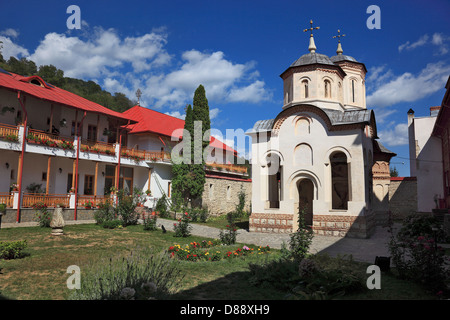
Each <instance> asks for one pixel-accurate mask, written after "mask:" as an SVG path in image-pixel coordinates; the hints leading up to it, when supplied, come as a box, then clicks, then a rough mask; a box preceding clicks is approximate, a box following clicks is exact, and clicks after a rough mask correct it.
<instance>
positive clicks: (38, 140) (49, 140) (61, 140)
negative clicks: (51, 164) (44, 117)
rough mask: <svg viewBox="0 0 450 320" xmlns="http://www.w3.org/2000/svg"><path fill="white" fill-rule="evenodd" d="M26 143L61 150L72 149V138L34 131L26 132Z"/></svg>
mask: <svg viewBox="0 0 450 320" xmlns="http://www.w3.org/2000/svg"><path fill="white" fill-rule="evenodd" d="M27 142H28V143H33V144H40V145H43V146H46V147H53V148H61V149H64V150H66V149H68V150H73V149H74V146H73V138H72V137H62V136H59V135H55V134H49V133H47V132H44V131H40V130H35V129H29V130H28V135H27Z"/></svg>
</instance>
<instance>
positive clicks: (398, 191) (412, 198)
mask: <svg viewBox="0 0 450 320" xmlns="http://www.w3.org/2000/svg"><path fill="white" fill-rule="evenodd" d="M389 210H390V211H391V213H392V216H393V218H394V219H403V218H405V217H406V216H407V215H409V214H411V213H415V212H417V179H416V178H415V177H392V178H391V184H390V185H389Z"/></svg>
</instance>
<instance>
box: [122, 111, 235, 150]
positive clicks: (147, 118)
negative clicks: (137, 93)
mask: <svg viewBox="0 0 450 320" xmlns="http://www.w3.org/2000/svg"><path fill="white" fill-rule="evenodd" d="M123 114H124V115H126V116H127V117H129V118H130V119H132V120H135V121H137V123H136V124H132V125H129V126H128V128H130V129H131V131H130V132H129V133H130V134H133V133H144V132H150V133H156V134H160V135H164V136H167V137H176V138H181V134H180V135H178V133H177V134H174V131H175V130H177V129H183V128H184V120H182V119H179V118H175V117H172V116H169V115H167V114H164V113H161V112H158V111H155V110H151V109H148V108H144V107H141V106H134V107H133V108H131V109H128V110H126V111H125V112H124V113H123ZM210 145H211V146H212V147H214V148H218V149H222V150H227V151H230V152H233V153H235V154H237V151H236V150H234V149H233V148H231V147H229V146H227V145H226V144H224V143H223V142H222V141H220V140H218V139H216V138H214V137H212V136H211V139H210Z"/></svg>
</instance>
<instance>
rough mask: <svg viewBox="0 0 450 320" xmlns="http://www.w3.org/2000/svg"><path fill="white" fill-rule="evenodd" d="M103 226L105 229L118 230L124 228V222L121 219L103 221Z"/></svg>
mask: <svg viewBox="0 0 450 320" xmlns="http://www.w3.org/2000/svg"><path fill="white" fill-rule="evenodd" d="M101 226H102V227H103V228H105V229H116V228H121V227H122V226H123V222H122V221H121V220H119V219H115V220H107V221H103V223H102V224H101Z"/></svg>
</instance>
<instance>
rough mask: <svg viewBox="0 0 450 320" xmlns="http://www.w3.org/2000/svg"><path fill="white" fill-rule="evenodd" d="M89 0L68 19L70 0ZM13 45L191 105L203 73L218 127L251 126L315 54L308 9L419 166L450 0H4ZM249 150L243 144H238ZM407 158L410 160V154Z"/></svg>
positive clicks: (395, 141)
mask: <svg viewBox="0 0 450 320" xmlns="http://www.w3.org/2000/svg"><path fill="white" fill-rule="evenodd" d="M72 4H75V5H78V6H79V7H80V9H81V20H82V25H81V29H80V30H69V29H68V28H67V25H66V21H67V19H68V18H69V16H70V14H68V13H66V9H67V7H68V6H69V5H72ZM370 5H377V6H378V7H379V8H380V10H381V29H369V28H367V25H366V21H367V19H368V18H369V17H370V16H371V14H368V13H367V12H366V11H367V8H368V7H369V6H370ZM1 7H2V9H1V10H0V21H1V22H0V41H3V49H2V53H3V55H4V57H5V58H8V56H9V55H13V56H16V57H19V58H20V57H28V58H30V59H32V60H34V61H35V62H36V63H37V64H38V65H41V64H53V65H55V66H56V67H58V68H60V69H62V70H64V72H65V75H66V76H71V77H77V78H81V79H85V80H94V81H96V82H98V83H99V84H100V85H101V86H102V87H103V88H104V89H106V90H108V91H111V92H123V93H125V94H127V96H128V97H129V98H130V99H135V95H134V93H135V92H136V90H137V89H138V88H139V89H140V90H141V91H142V92H143V95H142V97H141V105H143V106H146V107H149V108H152V109H155V110H158V111H160V112H164V113H168V114H171V115H174V116H181V117H182V116H183V114H184V107H185V105H186V104H187V103H192V97H193V93H194V91H195V88H196V87H197V86H198V85H199V84H203V85H204V86H205V88H206V94H207V97H208V100H209V106H210V110H211V118H212V125H213V127H215V128H217V129H218V130H220V131H221V132H222V133H223V134H224V135H225V130H226V129H242V130H244V131H246V130H248V129H250V128H251V127H252V126H253V124H254V123H255V122H256V121H257V120H261V119H271V118H274V117H276V115H277V114H278V113H279V112H280V111H281V106H282V100H283V94H282V90H283V83H282V80H281V78H280V77H279V75H280V74H281V73H282V72H283V71H284V70H285V69H286V68H288V67H289V65H290V64H291V63H292V62H293V61H295V60H296V59H297V58H299V57H300V56H301V55H303V54H305V53H308V50H307V48H308V34H306V33H304V32H302V30H303V29H304V28H308V27H309V20H310V19H313V20H314V24H315V25H318V26H320V30H317V31H316V32H315V36H314V38H315V43H316V46H317V52H319V53H322V54H326V55H328V56H333V55H335V52H336V47H337V41H336V39H332V36H333V35H335V34H336V33H337V29H340V30H341V31H342V33H345V34H346V36H345V37H344V38H343V39H342V46H343V49H344V54H348V55H350V56H353V57H354V58H356V59H357V60H358V61H360V62H363V63H364V64H365V65H366V68H367V70H368V74H367V75H366V93H367V107H368V108H369V109H374V110H375V115H376V119H377V122H378V124H377V125H378V133H379V136H380V140H381V142H382V143H383V144H384V145H385V146H387V147H388V148H389V149H391V150H392V151H394V152H396V153H397V154H398V157H395V158H393V160H392V166H396V168H397V169H398V170H399V171H400V175H402V176H408V175H409V161H408V160H407V159H408V154H409V153H408V145H407V131H406V119H407V118H406V112H407V110H408V109H409V108H412V109H414V111H415V112H416V116H427V115H429V107H430V106H436V105H440V104H441V102H442V98H443V95H444V92H445V89H444V86H445V83H446V80H447V78H448V76H449V74H450V28H449V27H450V18H449V12H450V3H449V2H448V1H445V0H430V1H418V0H410V1H379V0H375V1H370V2H369V1H364V0H363V1H347V0H341V1H320V2H319V1H315V2H314V1H298V0H297V1H267V0H259V1H250V0H248V1H242V0H241V1H235V0H227V1H214V0H208V1H203V0H202V1H197V0H192V1H183V0H168V1H153V0H151V1H134V0H128V1H126V2H125V1H112V0H108V1H106V0H95V1H73V0H71V1H61V0H58V1H39V2H38V1H21V2H20V6H18V4H17V2H14V1H8V2H4V3H2V5H1ZM238 151H240V152H245V151H244V150H238ZM403 163H404V164H403Z"/></svg>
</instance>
